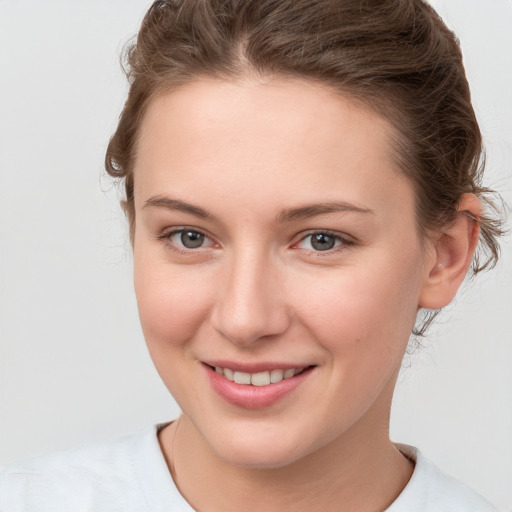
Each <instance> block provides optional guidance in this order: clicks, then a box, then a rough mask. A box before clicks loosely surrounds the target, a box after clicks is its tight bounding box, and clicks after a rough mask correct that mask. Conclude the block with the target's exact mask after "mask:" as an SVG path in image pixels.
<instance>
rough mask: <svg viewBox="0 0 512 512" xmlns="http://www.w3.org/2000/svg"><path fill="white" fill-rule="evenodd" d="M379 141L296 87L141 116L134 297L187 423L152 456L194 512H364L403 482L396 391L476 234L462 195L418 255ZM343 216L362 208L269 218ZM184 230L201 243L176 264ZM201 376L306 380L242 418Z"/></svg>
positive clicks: (372, 123)
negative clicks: (425, 316) (242, 368)
mask: <svg viewBox="0 0 512 512" xmlns="http://www.w3.org/2000/svg"><path fill="white" fill-rule="evenodd" d="M392 136H393V131H392V128H391V126H390V125H389V123H387V121H386V120H384V119H382V118H381V117H379V116H377V115H376V114H374V113H372V112H370V111H368V110H366V109H363V108H362V107H360V106H356V105H354V104H353V103H352V102H350V101H349V100H347V99H343V98H341V97H340V96H339V95H336V94H334V93H333V92H332V91H330V90H329V89H327V88H325V87H322V86H320V85H318V84H314V83H311V82H308V81H305V80H298V79H285V78H278V77H274V78H272V79H267V80H262V79H261V80H256V79H254V78H251V79H245V80H240V81H237V82H225V81H220V80H212V79H209V80H206V79H205V80H198V81H196V82H194V83H191V84H188V85H186V86H184V87H182V88H180V89H178V90H176V91H173V92H171V93H169V94H166V95H163V96H160V97H157V98H154V99H153V100H152V102H151V104H150V106H149V108H148V111H147V113H146V115H145V117H144V119H143V122H142V125H141V131H140V144H139V146H138V152H137V162H136V166H135V171H134V172H135V218H136V226H135V236H134V278H135V289H136V295H137V301H138V306H139V312H140V318H141V323H142V327H143V331H144V335H145V338H146V342H147V345H148V348H149V351H150V353H151V356H152V358H153V361H154V363H155V366H156V368H157V370H158V372H159V374H160V376H161V378H162V379H163V381H164V383H165V385H166V386H167V387H168V389H169V391H170V392H171V393H172V395H173V396H174V397H175V399H176V400H177V402H178V404H179V405H180V407H181V409H182V411H183V415H182V417H181V420H180V423H179V429H178V430H177V431H176V423H173V424H171V425H169V426H168V427H166V428H165V429H164V430H163V431H161V433H160V436H159V440H160V444H161V447H162V451H163V453H164V455H165V457H166V459H167V461H168V463H169V465H170V467H171V466H172V464H171V461H172V463H173V464H174V467H175V478H176V479H177V483H178V485H179V488H180V490H181V492H182V494H183V495H184V496H185V497H186V498H187V499H188V501H189V502H190V503H191V504H192V505H193V507H194V508H195V509H197V510H208V511H216V510H219V511H220V510H222V511H224V512H226V511H228V512H229V511H231V510H233V511H234V510H236V511H239V510H241V509H243V510H262V509H265V510H269V511H273V510H290V509H291V507H292V506H293V509H294V510H297V511H300V510H326V511H329V510H336V511H343V510H347V511H348V510H359V511H377V510H383V509H384V508H386V507H387V506H389V505H390V504H391V503H392V502H393V501H394V500H395V499H396V497H397V496H398V495H399V493H400V492H401V491H402V489H403V488H404V487H405V485H406V484H407V482H408V480H409V478H410V476H411V474H412V470H413V466H412V464H411V462H410V461H408V460H407V459H406V458H405V457H404V456H402V455H401V454H400V453H399V452H398V450H397V449H396V447H395V446H394V445H393V444H392V443H391V441H390V440H389V434H388V426H389V414H390V407H391V399H392V395H393V390H394V386H395V382H396V377H397V373H398V370H399V368H400V363H401V360H402V357H403V354H404V351H405V349H406V346H407V342H408V339H409V335H410V332H411V330H412V328H413V326H414V322H415V320H416V315H417V312H418V309H419V308H420V307H442V306H444V305H446V304H447V303H448V302H450V301H451V299H452V298H453V296H454V294H455V292H456V290H457V288H458V286H459V285H460V282H461V281H462V279H463V278H464V275H465V273H466V270H467V266H468V264H469V262H470V259H471V255H472V253H473V250H474V247H475V244H476V240H477V238H478V226H477V223H475V222H473V221H471V220H470V219H469V218H468V217H467V216H466V215H463V212H464V211H466V210H467V211H470V212H471V213H472V214H474V215H478V213H479V204H478V200H477V199H476V198H475V197H474V196H470V195H468V196H465V197H464V198H463V199H462V201H461V204H460V212H461V213H460V214H459V215H458V216H457V219H456V220H455V222H454V223H453V225H451V226H448V227H447V228H446V230H444V231H443V232H442V233H437V234H435V235H433V236H432V238H431V239H429V240H428V241H426V243H423V244H422V243H421V240H420V238H419V235H418V229H417V225H416V217H415V197H414V192H413V188H412V185H411V183H410V182H409V180H408V179H407V178H406V177H404V176H403V174H401V173H400V171H399V170H398V168H397V165H396V163H395V159H394V155H393V152H392V149H391V147H392V146H391V137H392ZM163 198H165V199H163ZM162 199H163V200H162ZM169 199H171V200H173V201H180V202H184V203H187V204H188V205H192V206H194V207H199V208H201V209H202V210H204V211H205V212H206V213H207V214H208V216H207V217H204V216H201V215H198V212H197V211H194V210H193V209H191V208H188V211H184V209H183V207H182V206H180V207H179V208H178V209H176V205H177V203H175V202H174V203H172V202H170V201H169ZM340 201H343V202H345V203H347V204H349V205H352V207H357V209H358V210H357V211H355V210H354V209H348V210H347V209H345V210H342V211H335V212H330V213H318V212H317V214H315V215H314V216H310V217H304V216H302V217H300V218H299V216H298V215H295V217H294V218H284V217H286V216H285V215H283V211H288V210H290V209H297V208H301V207H304V206H307V205H312V204H324V203H328V204H332V203H333V202H340ZM180 204H181V203H180ZM359 210H365V211H359ZM280 217H281V218H280ZM288 217H290V216H288ZM183 227H187V228H188V229H189V230H192V231H194V230H195V231H198V232H200V233H203V234H205V235H206V236H205V239H204V243H203V245H202V246H201V247H198V248H195V249H190V248H189V249H187V248H185V247H183V245H182V244H181V237H180V233H178V234H173V233H174V232H175V231H176V230H179V229H180V228H183ZM173 230H174V231H173ZM325 230H328V231H329V232H332V233H334V234H335V236H336V237H340V238H339V239H338V238H336V246H335V247H334V248H332V249H330V250H327V251H318V250H316V249H315V247H313V245H312V243H311V242H312V240H311V237H310V236H309V235H311V232H312V231H313V232H314V233H318V232H325ZM213 359H223V360H226V361H234V362H239V363H260V362H272V364H276V366H275V367H277V368H279V367H280V366H279V364H278V363H279V362H281V363H289V364H292V365H293V366H295V367H303V366H308V365H315V368H314V370H313V371H311V372H310V373H309V375H308V376H307V378H306V379H305V380H304V381H303V382H302V383H301V384H300V386H299V387H298V388H296V389H295V390H293V391H292V392H291V393H289V394H288V395H286V396H285V397H284V398H283V399H281V400H279V401H278V402H277V403H275V404H273V405H271V406H269V407H267V408H263V409H259V410H251V409H246V408H243V407H237V406H234V405H231V404H229V403H227V402H226V401H225V400H224V399H223V398H221V397H220V396H219V395H218V394H217V393H216V392H215V391H214V390H213V389H212V387H211V385H210V383H209V380H208V378H207V370H205V367H204V365H203V364H202V362H204V361H211V360H213Z"/></svg>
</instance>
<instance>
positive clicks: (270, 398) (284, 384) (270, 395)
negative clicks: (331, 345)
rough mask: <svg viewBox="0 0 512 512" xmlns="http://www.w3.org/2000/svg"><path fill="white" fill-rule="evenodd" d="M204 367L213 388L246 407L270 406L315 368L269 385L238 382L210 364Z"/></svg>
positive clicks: (301, 381) (233, 403)
mask: <svg viewBox="0 0 512 512" xmlns="http://www.w3.org/2000/svg"><path fill="white" fill-rule="evenodd" d="M204 367H205V369H206V373H207V375H208V378H209V379H210V383H211V385H212V387H213V389H214V390H215V391H216V392H217V393H218V394H219V395H220V396H221V397H222V398H223V399H224V400H226V402H228V403H230V404H231V405H236V406H237V407H243V408H244V409H264V408H265V407H270V406H271V405H273V404H275V403H276V402H278V401H279V400H281V399H282V398H284V397H285V396H286V395H288V394H289V393H291V392H292V391H293V390H294V389H295V388H297V387H298V386H300V384H302V383H303V382H304V381H305V380H306V379H307V378H308V377H309V375H310V374H311V371H312V370H313V368H308V369H306V370H304V371H303V372H302V373H299V374H298V375H295V376H294V377H290V378H289V379H283V380H282V381H281V382H276V383H274V384H269V385H267V386H252V385H248V384H237V383H236V382H232V381H230V380H228V379H226V377H224V376H222V375H219V374H218V373H217V372H216V371H215V370H213V369H212V368H211V367H210V366H207V365H204Z"/></svg>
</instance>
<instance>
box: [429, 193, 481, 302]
mask: <svg viewBox="0 0 512 512" xmlns="http://www.w3.org/2000/svg"><path fill="white" fill-rule="evenodd" d="M481 209H482V207H481V204H480V201H479V200H478V198H477V197H476V196H475V195H474V194H464V196H462V198H461V200H460V202H459V207H458V209H457V214H456V216H455V219H454V221H453V222H452V223H451V224H450V225H448V226H447V227H446V228H445V229H444V230H443V231H442V233H441V234H440V235H439V236H438V238H437V239H436V240H435V241H434V242H433V258H431V260H430V264H429V268H427V272H428V275H427V276H426V278H425V282H424V285H423V288H422V291H421V294H420V302H419V306H420V307H421V308H427V309H440V308H443V307H444V306H447V305H448V304H449V303H450V302H451V301H452V300H453V298H454V297H455V294H456V293H457V290H458V289H459V287H460V285H461V284H462V281H463V280H464V277H465V276H466V274H467V271H468V268H469V265H470V264H471V260H472V258H473V254H474V252H475V249H476V246H477V244H478V239H479V236H480V227H479V224H478V220H477V219H478V217H479V216H480V214H481Z"/></svg>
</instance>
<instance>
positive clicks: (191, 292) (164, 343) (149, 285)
mask: <svg viewBox="0 0 512 512" xmlns="http://www.w3.org/2000/svg"><path fill="white" fill-rule="evenodd" d="M202 274H203V273H202V272H201V271H198V269H197V268H194V269H192V267H190V268H188V269H187V268H185V269H183V268H179V269H177V268H176V267H173V266H172V265H169V264H162V262H161V261H158V260H152V259H151V258H149V257H145V258H141V257H137V254H135V256H134V283H135V293H136V296H137V304H138V308H139V316H140V321H141V325H142V329H143V332H144V336H145V338H146V343H147V344H148V347H149V348H150V350H151V349H155V350H160V349H165V348H167V347H168V348H172V347H173V346H176V345H180V344H183V343H185V342H186V341H187V340H189V339H190V338H191V337H192V336H194V333H195V332H197V329H198V326H200V325H201V323H202V322H203V319H204V317H205V315H206V312H207V310H208V305H209V303H210V302H211V301H210V297H211V293H210V290H209V288H208V283H209V280H208V278H207V277H206V276H203V275H202Z"/></svg>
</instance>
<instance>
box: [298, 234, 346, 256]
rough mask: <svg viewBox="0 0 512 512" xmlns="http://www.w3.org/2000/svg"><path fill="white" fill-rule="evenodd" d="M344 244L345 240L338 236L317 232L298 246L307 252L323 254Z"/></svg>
mask: <svg viewBox="0 0 512 512" xmlns="http://www.w3.org/2000/svg"><path fill="white" fill-rule="evenodd" d="M345 243H346V242H345V240H344V239H343V238H342V237H341V236H340V235H336V234H334V233H329V232H322V231H319V232H318V233H311V234H310V235H308V236H306V237H304V238H303V239H302V240H301V241H300V243H299V244H298V246H299V247H300V248H301V249H307V250H308V251H314V252H322V251H323V252H325V251H330V250H331V249H334V248H336V247H338V246H340V245H342V244H345Z"/></svg>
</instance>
